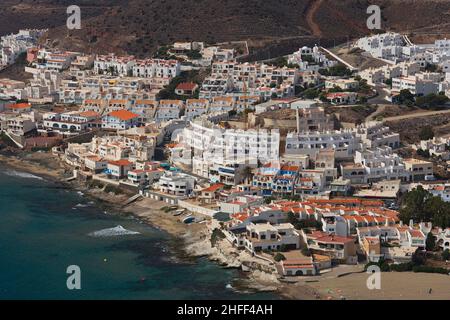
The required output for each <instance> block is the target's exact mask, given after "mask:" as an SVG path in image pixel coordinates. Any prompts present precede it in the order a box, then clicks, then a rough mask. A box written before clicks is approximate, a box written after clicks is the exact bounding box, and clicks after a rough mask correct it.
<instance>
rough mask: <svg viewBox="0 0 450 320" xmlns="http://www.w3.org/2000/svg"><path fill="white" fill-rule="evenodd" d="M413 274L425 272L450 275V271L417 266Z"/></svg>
mask: <svg viewBox="0 0 450 320" xmlns="http://www.w3.org/2000/svg"><path fill="white" fill-rule="evenodd" d="M412 270H413V272H425V273H440V274H449V273H450V271H449V270H447V269H444V268H437V267H430V266H415V267H413V269H412Z"/></svg>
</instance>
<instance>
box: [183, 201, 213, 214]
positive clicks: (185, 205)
mask: <svg viewBox="0 0 450 320" xmlns="http://www.w3.org/2000/svg"><path fill="white" fill-rule="evenodd" d="M178 205H179V206H180V207H181V208H185V209H186V210H189V211H191V212H194V213H200V214H204V215H206V216H209V217H213V216H214V215H215V214H216V213H217V212H219V211H217V210H213V209H208V208H205V207H202V206H199V205H196V204H193V203H191V202H188V201H184V200H179V201H178Z"/></svg>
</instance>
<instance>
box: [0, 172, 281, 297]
mask: <svg viewBox="0 0 450 320" xmlns="http://www.w3.org/2000/svg"><path fill="white" fill-rule="evenodd" d="M118 225H121V226H123V227H124V228H125V229H127V230H131V231H135V232H139V234H134V235H115V236H108V237H104V236H103V237H102V236H101V235H102V233H100V236H99V234H92V233H93V232H96V231H100V230H104V229H109V228H114V227H116V226H118ZM176 248H177V240H175V239H174V238H173V237H171V236H170V235H168V234H166V233H164V232H162V231H160V230H158V229H156V228H152V227H150V226H148V225H145V224H142V223H141V222H140V221H138V220H136V219H134V218H132V217H123V216H118V215H117V214H112V213H109V212H108V210H107V209H105V208H102V207H101V204H100V203H97V202H95V201H93V200H92V199H89V198H86V197H85V196H84V195H83V194H81V193H79V192H76V191H73V190H69V189H65V188H62V187H61V186H59V185H56V184H55V183H54V182H50V181H47V180H44V179H42V178H39V177H37V176H33V175H30V174H27V173H22V172H18V171H14V170H11V169H8V168H2V167H0V299H276V298H277V297H276V296H275V295H274V294H271V293H251V292H245V291H242V290H241V291H239V290H235V289H234V288H236V287H238V283H239V279H240V277H241V276H242V275H241V274H240V273H239V271H238V270H231V269H223V268H221V267H220V266H218V265H216V264H214V263H212V262H210V261H208V260H207V259H206V258H195V259H193V258H187V257H183V256H182V255H180V254H179V253H178V252H177V251H176ZM70 265H77V266H79V267H80V269H81V289H80V290H69V289H67V286H66V280H67V277H68V276H69V275H68V274H67V273H66V269H67V267H68V266H70Z"/></svg>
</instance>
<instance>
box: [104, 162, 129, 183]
mask: <svg viewBox="0 0 450 320" xmlns="http://www.w3.org/2000/svg"><path fill="white" fill-rule="evenodd" d="M130 170H133V163H131V162H130V161H128V160H126V159H121V160H117V161H109V162H108V166H107V174H108V176H109V177H111V178H113V179H117V180H119V179H123V178H126V177H127V175H128V171H130Z"/></svg>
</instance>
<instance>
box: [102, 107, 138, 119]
mask: <svg viewBox="0 0 450 320" xmlns="http://www.w3.org/2000/svg"><path fill="white" fill-rule="evenodd" d="M108 115H109V116H111V117H114V118H118V119H120V120H122V121H127V120H131V119H134V118H137V117H139V115H137V114H135V113H133V112H131V111H128V110H125V109H122V110H117V111H113V112H111V113H109V114H108Z"/></svg>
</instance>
